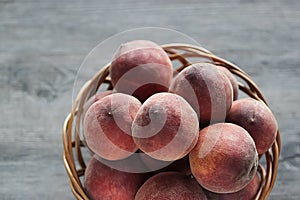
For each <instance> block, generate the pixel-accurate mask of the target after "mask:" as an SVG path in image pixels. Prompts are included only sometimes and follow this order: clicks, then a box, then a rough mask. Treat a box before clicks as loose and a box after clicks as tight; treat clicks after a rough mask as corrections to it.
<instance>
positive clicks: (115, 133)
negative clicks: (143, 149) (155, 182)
mask: <svg viewBox="0 0 300 200" xmlns="http://www.w3.org/2000/svg"><path fill="white" fill-rule="evenodd" d="M140 106H141V103H140V102H139V101H138V100H137V99H136V98H134V97H132V96H129V95H126V94H121V93H114V94H111V95H108V96H106V97H103V98H102V99H100V100H98V101H97V102H95V103H94V104H92V105H91V107H90V108H89V109H88V111H87V113H86V116H85V119H84V123H83V125H84V138H85V141H86V143H87V145H88V147H89V148H90V149H91V150H92V151H93V152H94V153H96V154H97V155H99V156H100V157H102V158H104V159H107V160H119V159H124V158H126V157H128V156H130V155H131V154H133V153H134V152H135V151H136V150H137V149H138V148H137V146H136V145H135V143H134V141H133V138H132V133H131V125H132V121H133V119H134V117H135V115H136V113H137V111H138V109H139V108H140Z"/></svg>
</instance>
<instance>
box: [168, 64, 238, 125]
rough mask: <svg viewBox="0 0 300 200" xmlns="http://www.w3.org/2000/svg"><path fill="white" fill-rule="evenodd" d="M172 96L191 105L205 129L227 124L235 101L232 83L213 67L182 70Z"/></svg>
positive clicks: (200, 66) (210, 65)
mask: <svg viewBox="0 0 300 200" xmlns="http://www.w3.org/2000/svg"><path fill="white" fill-rule="evenodd" d="M170 92H172V93H175V94H178V95H180V96H182V97H183V98H185V99H186V100H187V101H188V102H189V103H190V104H191V106H192V107H193V108H194V110H195V111H196V113H197V114H198V116H199V120H200V125H201V127H203V126H206V125H209V124H211V123H216V122H224V121H225V117H226V115H227V113H228V112H229V109H230V107H231V104H232V100H233V92H232V86H231V84H230V81H229V79H228V78H227V77H226V76H225V74H224V73H222V72H221V71H220V70H219V69H218V68H217V67H216V65H213V64H210V63H196V64H192V65H190V66H189V67H187V68H185V69H184V70H182V71H181V72H180V73H179V74H178V75H177V76H176V77H175V79H174V81H173V82H172V84H171V86H170Z"/></svg>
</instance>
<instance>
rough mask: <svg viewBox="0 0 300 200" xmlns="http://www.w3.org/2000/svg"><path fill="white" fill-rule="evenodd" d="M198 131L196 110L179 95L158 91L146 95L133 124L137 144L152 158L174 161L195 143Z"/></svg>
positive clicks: (181, 156) (185, 153)
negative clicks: (148, 95) (147, 97)
mask: <svg viewBox="0 0 300 200" xmlns="http://www.w3.org/2000/svg"><path fill="white" fill-rule="evenodd" d="M198 134H199V122H198V118H197V114H196V113H195V111H194V110H193V109H192V107H191V106H190V105H189V104H188V103H187V102H186V101H185V100H184V99H183V98H182V97H180V96H178V95H176V94H171V93H166V92H162V93H157V94H154V95H152V96H151V97H150V98H149V99H147V100H146V101H145V102H144V104H143V105H142V106H141V108H140V109H139V111H138V113H137V114H136V117H135V119H134V121H133V124H132V135H133V137H134V141H135V143H136V145H137V146H138V147H139V149H141V150H142V151H143V152H144V153H146V154H148V155H149V156H151V157H152V158H155V159H158V160H163V161H174V160H178V159H180V158H183V157H184V156H185V155H187V154H188V153H189V152H190V150H191V149H192V148H193V147H194V146H195V144H196V142H197V138H198Z"/></svg>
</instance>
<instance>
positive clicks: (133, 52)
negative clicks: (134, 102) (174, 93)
mask: <svg viewBox="0 0 300 200" xmlns="http://www.w3.org/2000/svg"><path fill="white" fill-rule="evenodd" d="M110 76H111V81H112V84H113V86H114V88H115V89H116V91H118V92H122V93H126V94H130V95H133V96H135V97H136V98H138V99H139V100H140V101H142V102H144V101H145V100H146V99H147V98H148V97H150V96H151V95H153V94H155V93H158V92H166V91H168V88H169V86H170V83H171V81H172V77H173V68H172V63H171V60H170V58H169V57H168V55H167V54H166V52H165V51H164V50H163V49H162V48H161V47H160V46H159V45H157V44H155V43H154V42H151V41H147V40H133V41H130V42H127V43H125V44H122V45H121V46H120V47H119V48H118V49H117V51H116V53H115V55H114V58H113V60H112V63H111V67H110Z"/></svg>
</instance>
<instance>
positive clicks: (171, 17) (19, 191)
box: [0, 0, 300, 200]
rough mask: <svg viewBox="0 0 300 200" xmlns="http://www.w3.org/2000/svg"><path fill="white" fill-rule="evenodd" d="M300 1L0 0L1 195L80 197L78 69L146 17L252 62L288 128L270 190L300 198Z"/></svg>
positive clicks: (248, 65) (244, 64)
mask: <svg viewBox="0 0 300 200" xmlns="http://www.w3.org/2000/svg"><path fill="white" fill-rule="evenodd" d="M299 17H300V2H299V1H297V0H287V1H280V0H274V1H271V0H268V1H256V0H229V1H218V2H215V1H214V2H212V1H208V0H205V1H196V0H188V1H179V0H175V1H163V2H162V1H158V0H154V1H137V0H127V1H121V0H119V1H108V0H105V1H103V0H102V1H96V0H92V1H83V0H76V1H71V0H63V1H58V0H53V1H35V0H24V1H23V0H0V103H1V104H0V110H1V115H0V175H1V178H0V199H3V200H8V199H9V200H15V199H33V200H34V199H74V198H73V196H72V193H71V191H70V189H69V187H68V182H67V175H66V173H65V170H64V167H63V162H62V159H61V154H62V140H61V129H62V124H63V120H64V118H65V116H66V115H67V113H68V112H69V110H70V109H71V106H72V90H73V83H74V80H75V77H76V73H77V70H78V68H79V66H80V64H81V63H82V61H83V59H84V58H85V56H86V55H87V54H88V53H89V52H90V50H91V49H92V48H93V47H95V46H96V45H97V44H98V43H99V42H101V41H103V40H105V39H106V38H107V37H109V36H112V35H114V34H116V33H118V32H121V31H124V30H127V29H130V28H136V27H144V26H160V27H165V28H171V29H175V30H177V31H181V32H183V33H185V34H187V35H189V36H191V37H192V38H194V39H195V40H197V41H198V42H199V43H200V44H201V45H203V46H204V47H205V48H207V49H209V50H210V51H212V52H214V53H215V54H217V55H219V56H220V57H224V58H226V59H228V60H230V61H232V62H234V63H236V64H237V65H239V66H240V67H241V68H243V69H244V70H245V71H246V72H248V73H249V74H250V75H251V76H252V78H253V80H254V81H255V82H256V83H257V84H258V86H259V87H260V89H261V90H262V92H263V93H264V95H265V97H266V99H267V100H268V102H269V104H270V106H271V109H272V110H273V112H274V113H275V115H276V117H277V120H278V123H279V127H280V129H281V134H282V143H283V148H282V154H281V158H280V165H279V173H278V179H277V183H276V185H275V188H274V189H273V191H272V194H271V197H270V199H274V200H280V199H290V200H298V199H300V191H299V190H298V185H299V184H300V181H299V180H300V173H299V171H300V156H299V155H300V131H299V130H300V125H299V120H300V114H299V110H300V106H299V102H300V93H299V83H298V82H299V76H300V59H299V55H300V50H299V46H300V20H299Z"/></svg>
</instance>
